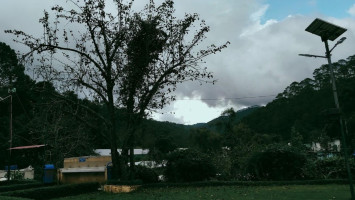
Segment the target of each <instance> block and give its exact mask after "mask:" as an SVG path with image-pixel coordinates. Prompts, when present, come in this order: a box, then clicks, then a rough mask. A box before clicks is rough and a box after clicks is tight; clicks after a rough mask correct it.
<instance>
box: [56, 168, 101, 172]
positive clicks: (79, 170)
mask: <svg viewBox="0 0 355 200" xmlns="http://www.w3.org/2000/svg"><path fill="white" fill-rule="evenodd" d="M59 170H60V171H61V172H62V173H85V172H105V167H80V168H61V169H59Z"/></svg>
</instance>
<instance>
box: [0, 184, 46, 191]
mask: <svg viewBox="0 0 355 200" xmlns="http://www.w3.org/2000/svg"><path fill="white" fill-rule="evenodd" d="M51 185H53V184H51ZM44 186H49V185H48V184H44V183H40V182H33V183H27V184H13V185H6V186H0V192H9V191H15V190H24V189H30V188H39V187H44Z"/></svg>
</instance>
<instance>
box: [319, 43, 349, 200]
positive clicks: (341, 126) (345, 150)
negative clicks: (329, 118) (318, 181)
mask: <svg viewBox="0 0 355 200" xmlns="http://www.w3.org/2000/svg"><path fill="white" fill-rule="evenodd" d="M322 40H323V39H322ZM343 41H344V40H343ZM323 42H324V45H325V50H326V57H327V60H328V65H329V69H330V78H331V80H332V89H333V96H334V102H335V106H336V109H337V110H338V111H340V105H339V99H338V92H337V87H336V84H335V78H334V70H333V65H332V61H331V54H330V52H331V51H329V45H328V40H327V39H325V40H323ZM333 49H334V48H333ZM333 49H332V50H333ZM339 123H340V131H341V139H342V149H343V152H344V160H345V165H346V171H347V173H348V179H349V186H350V193H351V199H353V200H355V194H354V185H353V180H352V174H351V170H350V165H349V158H348V153H347V149H348V148H347V145H346V140H345V133H344V122H343V117H342V114H341V112H340V116H339Z"/></svg>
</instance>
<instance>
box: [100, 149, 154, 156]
mask: <svg viewBox="0 0 355 200" xmlns="http://www.w3.org/2000/svg"><path fill="white" fill-rule="evenodd" d="M94 152H95V153H97V154H99V155H100V156H111V149H95V150H94ZM117 152H118V153H119V154H121V152H122V149H117ZM148 153H149V149H134V155H145V154H148ZM128 154H129V152H128Z"/></svg>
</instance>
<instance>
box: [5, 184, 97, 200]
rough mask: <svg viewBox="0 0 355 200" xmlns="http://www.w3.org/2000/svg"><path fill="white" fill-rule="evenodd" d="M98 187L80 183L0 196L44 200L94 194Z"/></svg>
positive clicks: (19, 191)
mask: <svg viewBox="0 0 355 200" xmlns="http://www.w3.org/2000/svg"><path fill="white" fill-rule="evenodd" d="M98 187H99V184H98V183H80V184H68V185H59V186H51V187H41V188H35V189H27V190H18V191H12V192H4V193H1V195H2V196H12V197H23V198H30V199H36V200H42V199H43V200H44V199H52V198H58V197H64V196H73V195H79V194H83V193H88V192H95V191H97V189H98Z"/></svg>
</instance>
